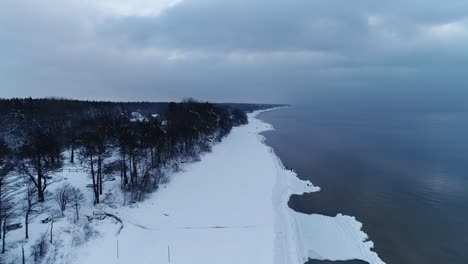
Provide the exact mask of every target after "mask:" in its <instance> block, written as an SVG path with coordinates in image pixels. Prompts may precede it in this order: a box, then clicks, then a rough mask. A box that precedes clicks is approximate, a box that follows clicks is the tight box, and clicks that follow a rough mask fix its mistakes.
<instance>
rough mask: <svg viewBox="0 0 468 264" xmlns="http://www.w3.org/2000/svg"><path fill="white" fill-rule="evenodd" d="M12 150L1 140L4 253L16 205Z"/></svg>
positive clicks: (0, 210)
mask: <svg viewBox="0 0 468 264" xmlns="http://www.w3.org/2000/svg"><path fill="white" fill-rule="evenodd" d="M11 155H12V153H11V150H10V148H9V147H8V145H7V144H6V143H5V141H3V139H1V138H0V226H1V230H0V234H1V237H2V253H5V248H6V241H5V240H6V233H7V232H8V230H7V225H8V224H10V222H11V220H12V219H13V218H14V216H15V210H14V209H15V203H14V201H13V196H14V190H15V188H13V184H14V181H12V180H11V177H10V176H11V175H10V172H11V171H12V170H13V163H12V161H11Z"/></svg>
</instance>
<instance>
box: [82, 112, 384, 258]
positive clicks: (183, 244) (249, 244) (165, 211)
mask: <svg viewBox="0 0 468 264" xmlns="http://www.w3.org/2000/svg"><path fill="white" fill-rule="evenodd" d="M260 113H261V111H258V112H254V113H251V114H249V124H247V125H244V126H241V127H236V128H234V129H233V130H232V132H231V134H230V135H229V136H227V137H226V138H225V139H224V140H223V142H222V143H220V144H217V145H216V146H214V147H213V151H212V152H211V153H208V154H206V155H204V156H203V157H202V159H201V161H200V162H197V163H193V164H189V165H187V166H186V167H185V168H184V170H183V171H181V172H178V173H175V174H174V175H172V176H171V181H170V182H169V183H168V184H167V185H166V186H164V187H163V188H161V189H160V190H159V191H158V192H156V193H154V194H153V195H152V196H151V197H150V198H149V199H147V200H145V201H144V202H141V203H139V204H137V206H133V207H121V208H118V209H116V210H115V211H114V212H113V213H114V214H116V215H118V216H119V217H120V218H121V219H122V220H123V222H124V226H125V227H124V228H123V229H122V231H121V232H120V233H119V234H116V232H115V231H116V229H117V228H118V227H117V226H114V225H110V224H103V225H100V226H99V227H98V228H99V232H100V237H99V238H96V239H94V240H92V241H90V242H89V243H87V244H86V246H85V247H82V248H79V249H77V251H76V253H75V257H74V258H73V259H74V261H73V262H74V263H100V264H104V263H112V264H114V263H180V264H182V263H192V264H198V263H203V264H207V263H208V264H209V263H213V264H218V263H225V264H231V263H232V264H239V263H243V264H250V263H252V264H272V263H276V264H296V263H297V264H302V263H304V262H305V261H307V259H308V258H309V257H310V258H313V259H328V260H348V259H360V260H364V261H367V262H369V263H371V264H373V263H383V261H381V260H380V259H379V257H378V256H377V254H376V253H375V252H373V251H372V250H371V249H372V246H373V245H372V242H370V241H366V240H367V235H366V234H365V233H363V232H362V231H361V226H362V225H361V223H359V222H358V221H356V220H355V219H354V218H353V217H350V216H343V215H337V216H336V217H326V216H321V215H305V214H300V213H297V212H294V211H293V210H291V209H290V208H289V207H288V206H287V202H288V200H289V197H290V195H291V194H293V193H297V194H301V193H305V192H314V191H319V188H318V187H315V186H313V185H312V183H310V182H305V181H301V180H299V179H298V178H297V175H296V174H295V173H294V172H292V171H289V170H286V169H285V168H284V166H283V165H282V163H281V160H280V159H279V158H278V157H277V156H276V155H275V153H274V151H273V149H272V148H270V147H268V146H267V145H265V144H264V143H263V142H264V137H263V136H262V135H260V133H261V132H264V131H267V130H271V129H273V127H272V126H271V125H270V124H267V123H265V122H263V121H261V120H260V119H259V118H258V114H260Z"/></svg>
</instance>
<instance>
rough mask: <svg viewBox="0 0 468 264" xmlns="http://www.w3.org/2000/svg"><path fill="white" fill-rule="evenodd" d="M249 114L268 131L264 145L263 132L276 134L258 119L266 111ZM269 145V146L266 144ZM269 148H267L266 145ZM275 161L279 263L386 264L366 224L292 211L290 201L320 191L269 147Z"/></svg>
mask: <svg viewBox="0 0 468 264" xmlns="http://www.w3.org/2000/svg"><path fill="white" fill-rule="evenodd" d="M275 109H277V108H274V109H269V110H263V111H257V112H254V113H251V114H249V122H252V123H256V127H265V129H264V130H263V131H260V132H257V133H258V138H259V140H260V142H261V143H262V144H265V137H264V136H263V135H260V133H261V132H265V131H268V130H274V128H273V126H272V125H271V124H268V123H266V122H264V121H262V120H260V119H259V118H258V115H259V114H261V113H263V112H265V111H272V110H275ZM265 145H266V144H265ZM266 146H267V145H266ZM267 147H268V149H269V153H270V156H271V158H272V159H273V160H274V161H275V166H276V179H275V181H276V182H275V185H274V188H273V192H272V203H273V209H274V213H275V223H274V226H275V233H276V237H275V263H276V264H284V263H298V264H299V263H300V264H303V263H305V262H306V261H307V260H308V259H309V258H310V259H316V260H332V261H339V260H354V259H356V260H362V261H366V262H368V263H370V264H374V263H375V264H383V263H384V262H383V261H382V260H381V259H380V258H379V256H378V255H377V253H376V252H374V251H372V248H373V246H374V244H373V242H372V241H370V240H368V236H367V234H365V233H364V232H363V231H362V230H361V228H362V223H360V222H359V221H357V220H356V219H355V217H352V216H347V215H342V214H338V215H337V216H335V217H328V216H324V215H318V214H312V215H307V214H303V213H299V212H296V211H294V210H292V209H291V208H289V207H288V201H289V197H290V196H291V195H293V194H298V195H301V194H304V193H310V192H318V191H320V187H317V186H314V185H313V184H312V183H311V182H310V181H303V180H300V179H299V178H298V177H297V174H296V173H295V172H294V171H292V170H288V169H286V168H285V166H284V165H283V163H282V161H281V159H280V158H279V157H278V156H277V155H276V154H275V152H274V149H273V148H272V147H269V146H267Z"/></svg>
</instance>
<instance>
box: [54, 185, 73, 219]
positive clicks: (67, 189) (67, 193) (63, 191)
mask: <svg viewBox="0 0 468 264" xmlns="http://www.w3.org/2000/svg"><path fill="white" fill-rule="evenodd" d="M71 191H72V187H71V186H70V184H68V183H64V184H62V186H60V187H59V188H58V189H57V191H56V192H55V197H54V198H55V201H56V202H57V204H58V205H59V207H60V211H61V212H62V216H63V212H64V211H65V209H66V208H67V204H68V203H69V202H71V200H72V197H71V194H72V193H71Z"/></svg>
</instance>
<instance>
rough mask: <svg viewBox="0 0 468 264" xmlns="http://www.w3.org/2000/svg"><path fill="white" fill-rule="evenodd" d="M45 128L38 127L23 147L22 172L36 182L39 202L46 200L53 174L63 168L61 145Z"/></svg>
mask: <svg viewBox="0 0 468 264" xmlns="http://www.w3.org/2000/svg"><path fill="white" fill-rule="evenodd" d="M43 130H45V129H41V128H36V129H35V130H34V131H33V132H31V133H30V135H29V136H28V137H27V139H26V141H25V143H24V145H23V146H22V147H21V156H22V157H21V158H22V162H21V166H20V172H21V173H23V174H25V175H27V176H28V177H29V178H30V180H31V181H32V182H33V183H34V185H35V186H36V190H37V195H38V199H39V202H44V200H45V195H44V193H45V190H46V189H47V187H48V186H49V185H50V184H51V183H52V182H53V181H51V180H50V179H51V175H52V174H53V173H54V172H56V171H58V170H59V169H61V167H62V157H61V156H60V154H57V153H60V146H59V143H58V142H57V139H56V138H55V136H54V135H53V134H52V133H51V132H49V131H43Z"/></svg>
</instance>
